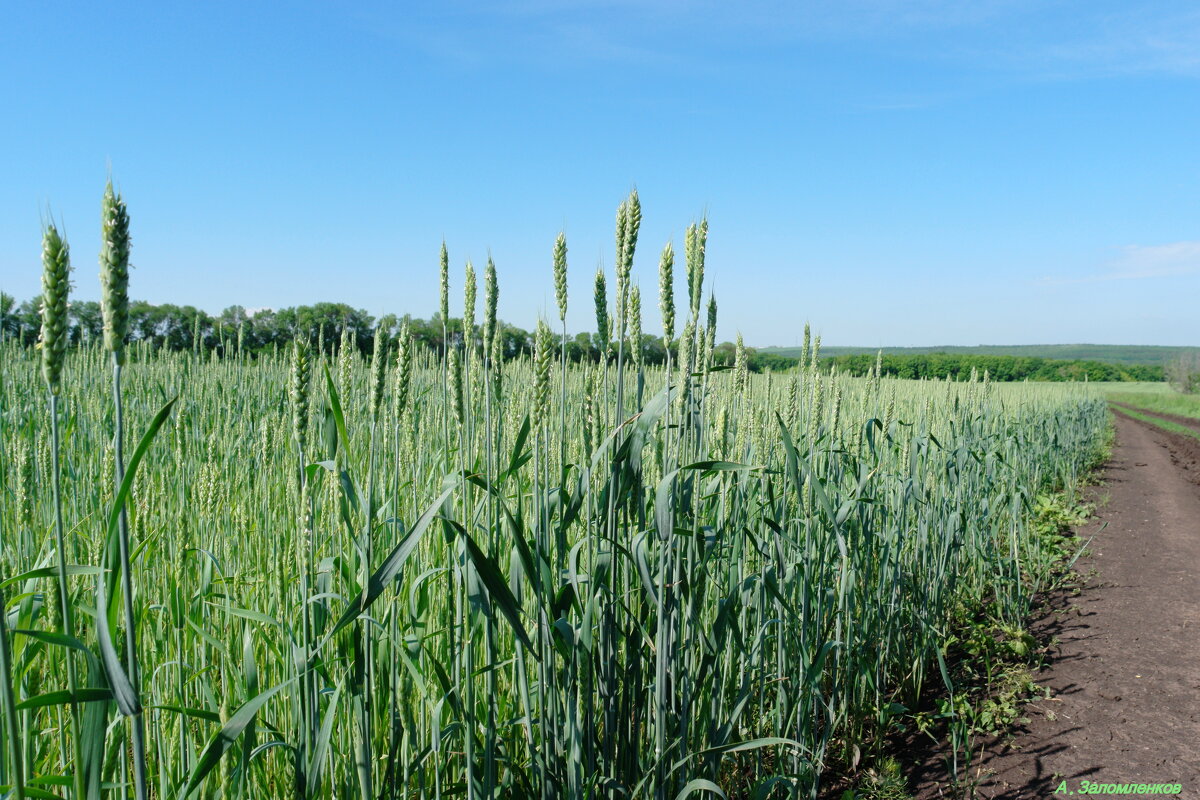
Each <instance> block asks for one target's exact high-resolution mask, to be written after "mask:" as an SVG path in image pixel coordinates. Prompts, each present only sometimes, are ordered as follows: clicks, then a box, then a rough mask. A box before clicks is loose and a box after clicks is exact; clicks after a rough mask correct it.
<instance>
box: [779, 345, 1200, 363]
mask: <svg viewBox="0 0 1200 800" xmlns="http://www.w3.org/2000/svg"><path fill="white" fill-rule="evenodd" d="M1197 349H1200V348H1195V347H1182V346H1165V345H1136V344H1015V345H999V344H995V345H993V344H981V345H941V346H932V347H838V346H834V345H822V346H821V354H822V355H827V356H842V355H857V354H859V353H872V354H873V353H876V352H878V351H880V350H882V351H883V352H884V354H885V355H909V356H916V355H927V354H929V353H949V354H955V355H976V356H1024V357H1027V358H1053V359H1068V360H1075V359H1082V360H1086V361H1103V362H1106V363H1110V364H1147V365H1153V366H1166V365H1167V364H1169V363H1170V362H1171V361H1172V360H1173V359H1174V358H1175V357H1176V356H1178V355H1179V354H1181V353H1184V352H1188V351H1194V350H1197ZM758 351H759V352H760V353H771V354H773V355H779V356H785V357H788V358H799V357H800V351H801V348H799V347H760V348H758Z"/></svg>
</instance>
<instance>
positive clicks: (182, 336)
mask: <svg viewBox="0 0 1200 800" xmlns="http://www.w3.org/2000/svg"><path fill="white" fill-rule="evenodd" d="M40 308H41V298H40V296H39V297H34V298H32V299H30V300H26V301H25V302H23V303H20V304H17V302H16V301H15V299H14V298H13V297H12V296H11V295H8V294H4V293H0V338H2V339H13V338H15V339H19V340H20V341H21V342H22V343H23V344H25V345H26V346H32V345H33V344H35V343H36V342H37V337H38V334H39V332H40V330H41V318H40V316H39V309H40ZM68 314H69V323H68V332H67V335H68V339H69V341H70V343H71V344H73V345H80V344H88V343H90V342H93V341H96V340H98V339H99V338H101V336H102V328H103V319H102V318H101V314H100V304H99V303H97V302H94V301H90V300H83V301H74V302H72V303H71V305H70V308H69V309H68ZM405 322H407V323H408V326H409V330H410V332H411V334H412V337H413V340H414V341H415V342H416V343H417V344H418V345H423V346H425V347H428V348H430V349H432V350H434V351H441V350H442V349H443V348H444V347H445V346H446V345H447V344H449V345H450V346H460V345H461V344H462V343H463V338H464V337H463V321H462V319H460V318H458V317H451V318H448V319H447V320H446V324H445V325H443V324H442V319H441V316H440V315H439V314H437V313H435V314H434V315H433V316H431V317H430V318H429V319H417V318H415V317H412V316H411V315H406V316H404V317H398V316H396V315H395V314H385V315H383V316H381V317H379V318H378V319H376V318H375V317H373V316H372V315H370V314H368V313H367V312H366V311H364V310H363V309H361V308H353V307H352V306H349V305H347V304H345V303H314V304H313V305H306V306H294V307H291V308H282V309H278V310H275V309H259V310H256V311H253V312H252V311H248V310H247V309H245V308H244V307H242V306H236V305H235V306H230V307H229V308H226V309H225V310H224V311H222V312H221V313H220V314H217V315H212V314H209V313H207V312H206V311H204V310H203V309H199V308H196V307H195V306H190V305H187V306H178V305H173V304H170V303H163V304H161V305H155V304H153V303H148V302H146V301H144V300H139V301H134V302H132V303H130V304H129V337H130V339H131V340H132V341H135V342H136V341H144V342H147V343H149V344H150V345H152V346H154V347H161V348H166V349H168V350H197V351H204V352H210V351H216V352H218V353H220V354H224V353H225V352H241V353H244V354H250V355H253V354H254V353H258V352H262V351H269V350H273V349H275V348H283V347H284V346H286V345H289V344H291V342H292V341H293V340H294V339H295V338H296V337H297V336H300V337H303V338H306V339H307V340H308V344H309V346H310V347H311V348H313V349H314V350H315V349H318V348H323V349H324V351H325V352H326V353H332V352H333V351H334V350H335V349H336V347H337V346H338V342H339V341H341V338H342V335H343V333H344V332H347V333H348V334H349V338H350V340H351V341H352V342H354V344H355V346H356V347H358V349H359V351H360V352H362V353H363V354H365V355H370V354H371V351H372V349H373V348H374V337H375V329H376V327H379V328H382V329H383V332H384V334H385V339H386V340H387V341H388V343H389V344H390V343H391V342H392V341H393V340H394V339H395V337H396V336H397V335H398V334H399V332H400V326H401V325H402V324H403V323H405ZM497 324H498V325H499V327H500V340H501V349H502V352H503V355H504V357H505V358H507V359H511V358H516V357H518V356H521V355H526V354H529V353H532V352H533V333H532V332H530V331H526V330H524V329H522V328H519V327H517V326H516V325H510V324H508V323H505V322H498V323H497ZM475 335H476V336H478V326H476V331H475ZM559 335H560V334H556V338H557V337H558V336H559ZM601 344H602V342H601V341H600V339H599V337H597V336H596V335H595V334H593V333H587V332H583V333H577V334H575V335H574V336H573V337H572V336H568V337H567V339H566V351H567V358H568V359H569V360H571V361H576V362H578V361H585V360H586V361H592V362H595V361H599V360H600V357H601V349H600V347H601ZM672 351H674V347H672ZM745 352H746V366H747V367H748V368H749V369H750V371H752V372H766V371H772V372H784V371H787V370H789V369H792V368H794V367H796V366H797V365H798V363H799V361H798V359H795V358H791V357H788V356H782V355H778V354H776V353H763V352H759V351H757V350H755V349H754V348H752V347H747V348H746V349H745ZM642 353H643V359H644V361H645V363H647V364H662V363H664V362H665V360H666V348H665V347H664V345H663V340H662V337H660V336H652V335H650V334H643V335H642ZM735 360H736V347H735V345H734V344H733V343H731V342H722V343H721V344H718V345H717V346H716V348H715V349H714V352H713V363H714V364H715V365H732V364H733V363H734V361H735ZM821 361H822V364H823V365H825V366H829V365H836V366H837V369H838V371H839V372H842V373H846V374H850V375H867V374H869V373H870V372H871V371H872V370H874V369H875V362H876V356H873V355H869V354H856V355H839V356H831V357H827V358H822V359H821ZM881 367H882V371H883V374H885V375H891V376H894V377H897V378H912V379H917V378H926V379H939V380H944V379H945V378H947V377H949V378H950V379H951V380H966V379H967V378H968V377H970V374H971V371H972V370H975V371H976V373H977V374H979V375H983V373H984V371H985V370H986V371H987V373H988V375H989V377H990V378H991V380H994V381H1021V380H1031V381H1082V380H1085V379H1086V380H1089V381H1162V380H1164V379H1165V375H1164V371H1163V368H1162V367H1161V366H1151V365H1140V364H1110V363H1107V362H1101V361H1085V360H1069V361H1068V360H1061V359H1049V358H1033V357H1027V356H999V355H960V354H954V353H927V354H919V355H884V356H883V357H882V362H881ZM1178 371H1180V372H1182V371H1183V370H1178Z"/></svg>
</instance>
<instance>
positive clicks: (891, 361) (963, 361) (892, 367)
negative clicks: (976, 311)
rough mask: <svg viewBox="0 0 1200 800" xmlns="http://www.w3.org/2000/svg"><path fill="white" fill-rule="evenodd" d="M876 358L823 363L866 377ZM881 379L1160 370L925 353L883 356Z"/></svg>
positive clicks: (1156, 374)
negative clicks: (884, 376)
mask: <svg viewBox="0 0 1200 800" xmlns="http://www.w3.org/2000/svg"><path fill="white" fill-rule="evenodd" d="M877 358H880V357H879V356H873V355H869V354H865V353H864V354H855V355H840V356H833V357H831V358H827V359H824V362H825V363H826V364H836V365H837V368H838V372H844V373H849V374H851V375H866V374H868V373H870V372H871V371H872V370H874V369H875V363H876V359H877ZM880 365H881V368H882V372H883V374H884V375H891V376H894V377H897V378H913V379H917V378H926V379H939V380H945V379H946V378H947V377H949V378H950V379H951V380H964V379H967V378H969V377H970V376H971V371H972V370H974V371H975V372H976V374H977V375H979V376H980V377H982V376H983V374H984V372H985V371H986V372H987V374H988V377H989V378H990V379H991V380H993V381H1023V380H1030V381H1082V380H1088V381H1161V380H1163V379H1164V374H1163V368H1162V367H1161V366H1158V365H1150V364H1110V363H1107V362H1104V361H1085V360H1082V359H1072V360H1064V359H1053V358H1033V357H1029V356H993V355H958V354H955V353H924V354H920V355H884V356H882V358H881V360H880Z"/></svg>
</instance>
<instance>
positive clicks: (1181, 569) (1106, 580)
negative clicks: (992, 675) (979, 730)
mask: <svg viewBox="0 0 1200 800" xmlns="http://www.w3.org/2000/svg"><path fill="white" fill-rule="evenodd" d="M1115 416H1116V429H1117V438H1116V444H1115V447H1114V449H1113V455H1112V459H1111V461H1110V462H1109V464H1108V465H1107V466H1106V467H1105V469H1104V475H1103V485H1101V486H1100V487H1097V489H1096V490H1095V492H1094V494H1095V497H1096V500H1097V501H1099V502H1100V503H1101V505H1100V506H1099V508H1098V510H1097V514H1096V516H1095V517H1094V518H1093V520H1092V521H1091V522H1090V523H1089V524H1088V525H1087V526H1086V527H1085V528H1084V529H1083V530H1081V531H1080V533H1081V534H1082V535H1083V536H1085V537H1086V536H1092V535H1095V540H1094V541H1093V542H1092V546H1091V555H1090V556H1088V557H1087V558H1086V559H1083V560H1081V563H1080V565H1079V569H1080V570H1081V571H1082V572H1084V573H1087V572H1089V571H1090V570H1095V571H1096V573H1098V574H1097V575H1095V576H1094V577H1093V578H1092V579H1091V580H1090V581H1089V585H1088V587H1087V588H1085V589H1084V590H1083V592H1082V593H1081V594H1080V595H1079V596H1077V597H1074V598H1069V599H1063V600H1062V601H1061V602H1060V603H1059V604H1058V605H1059V606H1060V608H1059V609H1058V610H1056V611H1054V612H1052V613H1050V614H1048V615H1047V617H1046V618H1045V619H1043V620H1042V621H1041V622H1040V623H1039V626H1040V627H1041V630H1042V631H1043V632H1046V633H1050V634H1052V635H1054V636H1056V637H1057V638H1058V640H1059V642H1060V644H1059V645H1058V647H1057V648H1055V653H1054V656H1053V659H1052V662H1051V664H1050V667H1049V669H1048V670H1046V671H1044V672H1043V673H1042V674H1041V675H1040V676H1039V682H1040V683H1042V684H1043V685H1046V686H1049V687H1050V689H1051V691H1052V698H1053V699H1051V700H1048V701H1047V700H1039V701H1037V702H1035V703H1034V704H1033V705H1032V706H1031V707H1030V708H1029V709H1028V710H1027V713H1026V716H1027V717H1028V718H1029V723H1028V724H1027V725H1025V726H1024V727H1023V728H1022V729H1021V730H1020V731H1019V732H1018V733H1017V735H1016V736H1014V737H1013V738H1012V739H1011V740H1010V741H1009V742H1007V743H995V744H994V745H993V746H992V747H991V748H990V749H989V752H987V753H986V754H985V755H984V757H983V758H982V760H981V762H980V763H979V764H978V765H977V766H978V770H979V771H978V772H976V770H974V769H973V770H972V771H973V772H976V774H977V775H978V777H979V794H980V795H981V796H983V797H989V798H1033V797H1042V798H1048V797H1051V796H1054V793H1055V790H1056V789H1057V788H1059V787H1060V786H1061V783H1062V781H1064V780H1065V781H1066V782H1067V788H1068V789H1070V790H1074V791H1078V790H1079V789H1080V786H1081V782H1082V781H1084V780H1086V781H1091V782H1094V783H1122V784H1123V783H1134V782H1138V783H1179V784H1181V785H1182V791H1181V793H1180V794H1179V795H1178V796H1180V797H1200V485H1198V484H1197V480H1198V479H1200V470H1197V462H1198V454H1200V442H1197V441H1195V440H1191V439H1187V438H1185V437H1181V436H1176V435H1173V434H1168V433H1165V432H1162V431H1159V430H1156V429H1154V428H1153V427H1151V426H1149V425H1146V424H1144V423H1142V422H1138V421H1136V420H1133V419H1131V418H1129V417H1126V416H1124V415H1123V414H1120V413H1117V414H1116V415H1115ZM1106 497H1107V500H1105V498H1106Z"/></svg>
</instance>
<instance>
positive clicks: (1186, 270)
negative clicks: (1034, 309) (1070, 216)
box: [1039, 241, 1200, 285]
mask: <svg viewBox="0 0 1200 800" xmlns="http://www.w3.org/2000/svg"><path fill="white" fill-rule="evenodd" d="M1118 250H1119V254H1118V255H1117V256H1116V257H1115V258H1113V259H1112V260H1110V261H1109V262H1108V263H1107V264H1105V268H1104V270H1103V271H1101V272H1097V273H1095V274H1093V275H1084V276H1082V277H1076V278H1066V277H1046V278H1042V279H1041V280H1040V281H1039V283H1041V284H1045V285H1060V284H1069V283H1098V282H1101V281H1131V280H1146V279H1148V278H1169V277H1176V276H1179V275H1194V274H1197V273H1200V241H1197V242H1173V243H1171V244H1157V245H1141V244H1130V245H1125V246H1124V247H1120V248H1118Z"/></svg>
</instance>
